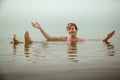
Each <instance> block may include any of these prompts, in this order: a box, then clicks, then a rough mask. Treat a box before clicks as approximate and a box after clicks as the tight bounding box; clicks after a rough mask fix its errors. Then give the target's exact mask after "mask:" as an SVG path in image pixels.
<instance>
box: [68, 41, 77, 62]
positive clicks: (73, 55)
mask: <svg viewBox="0 0 120 80" xmlns="http://www.w3.org/2000/svg"><path fill="white" fill-rule="evenodd" d="M77 57H78V55H77V42H71V43H69V44H68V59H69V60H70V61H71V62H74V63H78V60H77Z"/></svg>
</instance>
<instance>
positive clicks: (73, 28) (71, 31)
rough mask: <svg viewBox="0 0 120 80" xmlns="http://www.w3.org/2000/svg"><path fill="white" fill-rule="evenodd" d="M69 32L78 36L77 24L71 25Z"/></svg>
mask: <svg viewBox="0 0 120 80" xmlns="http://www.w3.org/2000/svg"><path fill="white" fill-rule="evenodd" d="M68 33H69V34H70V35H71V36H76V34H77V30H76V28H75V26H71V27H70V29H69V30H68Z"/></svg>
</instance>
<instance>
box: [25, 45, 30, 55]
mask: <svg viewBox="0 0 120 80" xmlns="http://www.w3.org/2000/svg"><path fill="white" fill-rule="evenodd" d="M30 46H31V44H25V45H24V54H25V57H29V56H30V52H29V48H30Z"/></svg>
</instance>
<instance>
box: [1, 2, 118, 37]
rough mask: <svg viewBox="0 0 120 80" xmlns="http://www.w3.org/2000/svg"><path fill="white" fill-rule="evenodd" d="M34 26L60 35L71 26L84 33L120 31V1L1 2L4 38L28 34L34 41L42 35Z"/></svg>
mask: <svg viewBox="0 0 120 80" xmlns="http://www.w3.org/2000/svg"><path fill="white" fill-rule="evenodd" d="M31 22H39V23H40V24H41V25H42V26H43V28H44V29H45V30H46V31H48V32H49V33H50V34H56V35H58V34H60V35H62V34H65V33H66V30H65V27H66V25H67V24H68V23H69V22H74V23H76V24H77V25H78V26H79V27H80V31H81V32H82V30H83V31H84V30H86V31H87V32H88V31H92V30H93V29H101V27H102V29H103V27H104V30H102V29H101V30H102V31H108V30H107V29H108V28H110V29H114V28H115V29H119V27H120V0H0V28H1V29H0V38H4V37H5V38H7V37H10V35H11V34H12V33H16V34H18V35H19V37H23V34H24V32H25V31H26V30H29V31H30V32H31V36H32V37H34V36H36V35H37V36H39V35H41V34H40V33H39V31H38V30H35V29H33V28H32V27H31ZM53 30H54V31H53Z"/></svg>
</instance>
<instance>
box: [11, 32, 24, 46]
mask: <svg viewBox="0 0 120 80" xmlns="http://www.w3.org/2000/svg"><path fill="white" fill-rule="evenodd" d="M11 37H12V41H11V43H13V44H18V43H23V42H21V41H19V40H17V39H16V34H12V36H11Z"/></svg>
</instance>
